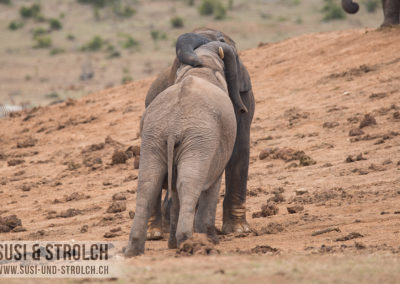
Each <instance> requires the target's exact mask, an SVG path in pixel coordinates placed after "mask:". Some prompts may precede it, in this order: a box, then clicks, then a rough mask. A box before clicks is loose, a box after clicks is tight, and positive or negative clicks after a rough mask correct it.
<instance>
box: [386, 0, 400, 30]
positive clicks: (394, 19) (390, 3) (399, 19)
mask: <svg viewBox="0 0 400 284" xmlns="http://www.w3.org/2000/svg"><path fill="white" fill-rule="evenodd" d="M382 6H383V14H384V22H383V24H382V27H384V26H392V25H398V24H399V23H400V1H399V0H382Z"/></svg>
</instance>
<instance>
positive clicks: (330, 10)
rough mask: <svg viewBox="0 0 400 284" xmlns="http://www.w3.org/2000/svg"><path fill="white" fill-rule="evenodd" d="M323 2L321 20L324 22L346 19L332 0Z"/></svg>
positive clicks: (340, 8)
mask: <svg viewBox="0 0 400 284" xmlns="http://www.w3.org/2000/svg"><path fill="white" fill-rule="evenodd" d="M324 2H325V5H324V7H323V8H322V13H323V14H324V16H323V18H322V20H323V21H324V22H328V21H331V20H339V19H344V18H345V17H346V15H345V14H344V12H343V9H342V7H340V6H339V5H338V4H336V3H335V2H334V1H333V0H324Z"/></svg>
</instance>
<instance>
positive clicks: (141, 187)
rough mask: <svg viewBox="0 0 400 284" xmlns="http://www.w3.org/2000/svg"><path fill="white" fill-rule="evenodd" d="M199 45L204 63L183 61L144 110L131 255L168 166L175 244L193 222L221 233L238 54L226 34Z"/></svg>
mask: <svg viewBox="0 0 400 284" xmlns="http://www.w3.org/2000/svg"><path fill="white" fill-rule="evenodd" d="M195 52H196V54H197V56H198V57H199V59H200V60H201V62H202V65H201V67H196V68H194V67H192V66H190V65H184V64H182V65H181V67H180V68H179V69H178V71H177V79H176V81H175V84H174V85H172V86H171V87H169V88H167V89H166V90H165V91H163V92H162V93H161V94H159V95H158V96H157V97H156V98H155V99H154V101H153V102H152V103H151V105H149V107H148V108H147V109H146V111H145V113H144V115H143V118H142V121H141V128H142V131H141V135H142V143H141V148H140V169H139V181H138V190H137V199H136V214H135V218H134V221H133V225H132V229H131V233H130V236H129V244H128V247H127V248H126V250H125V255H126V256H134V255H139V254H142V253H143V252H144V246H145V240H146V230H147V222H148V219H149V217H150V214H151V211H152V209H153V208H154V205H155V202H156V199H157V197H158V196H159V194H160V192H161V189H162V184H163V179H164V176H165V175H166V174H167V175H168V191H169V193H170V194H171V197H172V207H171V212H170V214H171V216H170V239H169V242H168V247H169V248H176V247H177V246H179V244H180V243H182V242H183V241H184V240H186V239H188V238H190V237H191V235H192V233H193V226H194V227H195V231H196V232H198V233H209V234H210V233H211V234H215V232H214V226H215V224H214V223H215V213H216V206H217V202H218V192H219V188H220V182H221V176H222V173H223V171H224V169H225V167H226V165H227V163H228V161H229V158H230V156H231V154H232V150H233V147H234V144H235V139H236V117H235V111H234V106H233V104H232V101H235V100H236V101H237V102H238V103H239V105H240V102H241V101H240V94H239V87H238V83H237V65H236V62H237V54H236V53H235V51H234V50H233V49H232V48H231V47H230V46H229V45H227V44H225V43H221V42H210V43H207V44H205V45H202V46H201V47H199V48H198V49H197V50H196V51H195ZM224 69H225V70H224ZM227 82H228V84H227ZM228 89H229V90H228ZM229 94H231V97H230V96H229ZM232 96H237V97H236V99H235V100H234V99H232ZM235 107H236V106H235ZM239 108H240V107H239ZM240 111H243V112H245V111H247V110H246V109H245V108H244V109H240ZM197 204H198V207H197V211H196V205H197Z"/></svg>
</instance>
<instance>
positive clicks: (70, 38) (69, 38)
mask: <svg viewBox="0 0 400 284" xmlns="http://www.w3.org/2000/svg"><path fill="white" fill-rule="evenodd" d="M67 39H68V40H70V41H73V40H75V36H74V35H73V34H67Z"/></svg>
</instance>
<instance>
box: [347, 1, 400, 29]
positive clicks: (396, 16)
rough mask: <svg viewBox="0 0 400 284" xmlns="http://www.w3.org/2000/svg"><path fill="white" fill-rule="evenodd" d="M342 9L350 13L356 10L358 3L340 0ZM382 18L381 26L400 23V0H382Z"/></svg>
mask: <svg viewBox="0 0 400 284" xmlns="http://www.w3.org/2000/svg"><path fill="white" fill-rule="evenodd" d="M342 7H343V9H344V10H345V11H346V12H347V13H350V14H355V13H357V12H358V9H359V5H358V3H356V2H353V1H352V0H342ZM382 8H383V16H384V20H383V23H382V25H381V27H385V26H393V25H398V24H399V23H400V0H382Z"/></svg>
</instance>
